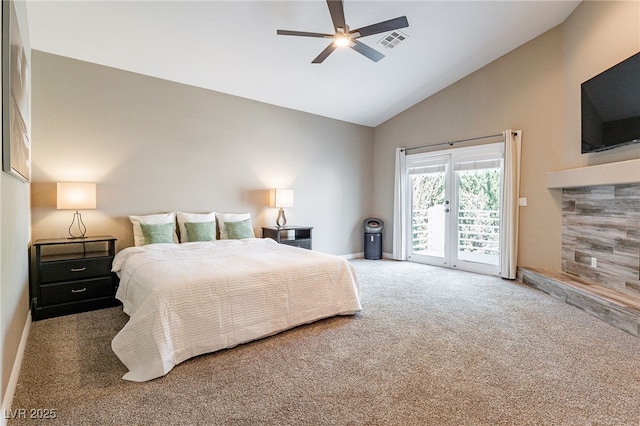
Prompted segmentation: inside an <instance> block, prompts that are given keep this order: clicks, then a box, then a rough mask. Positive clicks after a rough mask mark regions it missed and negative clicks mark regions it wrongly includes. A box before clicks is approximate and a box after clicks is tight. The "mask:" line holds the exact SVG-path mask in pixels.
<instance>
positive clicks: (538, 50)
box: [374, 2, 640, 271]
mask: <svg viewBox="0 0 640 426" xmlns="http://www.w3.org/2000/svg"><path fill="white" fill-rule="evenodd" d="M639 9H640V2H597V3H592V2H584V3H582V4H581V5H580V6H579V7H578V8H577V9H576V10H575V11H574V13H573V14H572V15H571V16H570V17H569V18H568V20H567V21H566V24H563V25H560V26H558V27H556V28H554V29H552V30H550V31H548V32H547V33H545V34H543V35H541V36H539V37H538V38H536V39H534V40H532V41H530V42H529V43H527V44H525V45H523V46H521V47H519V48H518V49H516V50H514V51H512V52H510V53H508V54H507V55H505V56H503V57H501V58H499V59H498V60H496V61H494V62H493V63H491V64H489V65H487V66H486V67H484V68H482V69H480V70H478V71H476V72H474V73H472V74H471V75H469V76H467V77H465V78H464V79H462V80H460V81H458V82H457V83H455V84H453V85H451V86H449V87H447V88H446V89H444V90H442V91H441V92H439V93H437V94H435V95H433V96H431V97H430V98H428V99H426V100H424V101H422V102H421V103H419V104H417V105H416V106H414V107H412V108H410V109H409V110H407V111H404V112H403V113H401V114H399V115H397V116H396V117H394V118H392V119H390V120H389V121H387V122H386V123H384V124H382V125H380V126H378V127H377V128H376V129H375V132H374V168H375V171H376V172H375V174H374V183H375V188H376V190H375V191H374V212H375V214H377V215H380V216H381V217H382V218H383V219H384V220H386V221H387V222H388V223H391V220H392V217H393V181H394V151H395V148H396V147H401V146H404V147H415V146H421V145H426V144H431V143H437V142H443V141H449V140H455V139H460V138H466V137H473V136H481V135H490V134H495V133H498V132H500V131H502V130H504V129H507V128H511V129H514V130H515V129H521V130H523V139H522V169H521V186H520V192H521V196H522V197H526V198H527V200H528V206H527V207H522V208H521V210H520V212H521V222H520V241H519V243H520V244H519V261H518V264H519V265H521V266H525V265H526V266H534V267H540V268H546V269H551V270H556V271H559V270H560V267H561V230H562V218H561V191H560V190H549V189H547V188H546V173H547V172H548V171H553V170H561V169H565V168H569V167H577V166H581V165H583V164H588V163H589V164H590V163H594V162H596V161H597V159H601V161H602V162H610V161H619V160H624V159H631V158H640V153H639V152H638V148H637V146H636V147H634V148H623V149H621V150H616V152H615V153H609V154H600V155H598V156H595V155H594V156H593V157H598V158H597V159H585V158H582V157H587V156H581V155H580V124H579V118H580V113H579V108H580V103H579V102H580V101H579V85H580V83H581V82H582V81H584V80H586V79H587V78H590V77H591V76H593V75H595V74H597V73H599V72H600V71H602V70H604V69H606V68H608V67H610V66H612V65H614V64H615V63H617V62H619V61H620V60H622V59H624V58H626V57H628V56H631V55H632V54H633V53H636V52H637V51H638V50H640V12H639ZM614 46H615V47H614ZM576 120H578V121H576ZM391 237H392V231H391V228H390V227H389V229H388V231H387V232H386V235H385V242H384V251H386V252H391V246H392V245H391V241H392V240H391Z"/></svg>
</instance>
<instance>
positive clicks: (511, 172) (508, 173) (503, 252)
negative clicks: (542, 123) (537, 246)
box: [500, 129, 522, 280]
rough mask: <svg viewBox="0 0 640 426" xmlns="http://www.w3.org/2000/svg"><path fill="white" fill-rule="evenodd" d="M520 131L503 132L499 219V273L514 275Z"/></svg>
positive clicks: (516, 258) (505, 276)
mask: <svg viewBox="0 0 640 426" xmlns="http://www.w3.org/2000/svg"><path fill="white" fill-rule="evenodd" d="M521 142H522V130H517V131H512V130H511V129H509V130H505V131H504V173H503V174H502V220H501V221H500V226H501V229H500V276H501V277H502V278H507V279H511V280H512V279H515V278H516V269H517V266H518V222H519V207H518V199H519V198H520V148H521Z"/></svg>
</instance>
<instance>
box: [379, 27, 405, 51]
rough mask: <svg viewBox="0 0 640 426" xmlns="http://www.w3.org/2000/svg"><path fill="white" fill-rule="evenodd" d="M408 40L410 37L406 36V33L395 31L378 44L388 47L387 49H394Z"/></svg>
mask: <svg viewBox="0 0 640 426" xmlns="http://www.w3.org/2000/svg"><path fill="white" fill-rule="evenodd" d="M407 38H409V36H408V35H406V34H405V33H403V32H400V31H393V32H391V33H389V34H387V35H386V36H384V37H383V38H382V39H381V40H380V41H379V42H378V44H381V45H382V46H384V47H386V48H387V49H393V48H394V47H396V46H397V45H399V44H400V43H401V42H403V41H405V40H406V39H407Z"/></svg>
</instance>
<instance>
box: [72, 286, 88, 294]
mask: <svg viewBox="0 0 640 426" xmlns="http://www.w3.org/2000/svg"><path fill="white" fill-rule="evenodd" d="M84 291H87V288H86V287H85V288H81V289H80V290H74V289H71V293H82V292H84Z"/></svg>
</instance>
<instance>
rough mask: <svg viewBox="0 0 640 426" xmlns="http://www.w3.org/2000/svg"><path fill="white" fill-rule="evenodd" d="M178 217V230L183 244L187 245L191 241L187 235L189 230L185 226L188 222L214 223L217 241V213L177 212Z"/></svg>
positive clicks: (214, 233)
mask: <svg viewBox="0 0 640 426" xmlns="http://www.w3.org/2000/svg"><path fill="white" fill-rule="evenodd" d="M176 217H177V219H178V229H179V230H180V242H181V243H187V242H189V241H190V240H189V237H188V235H187V229H186V228H185V226H184V224H185V223H187V222H191V223H200V222H214V227H213V236H214V239H215V235H216V232H215V230H216V227H215V221H216V213H215V212H211V213H185V212H176Z"/></svg>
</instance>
